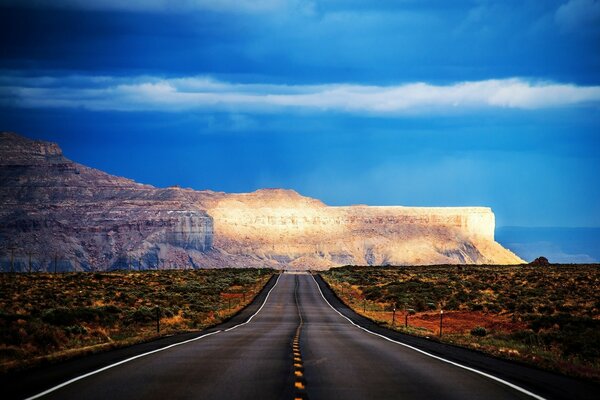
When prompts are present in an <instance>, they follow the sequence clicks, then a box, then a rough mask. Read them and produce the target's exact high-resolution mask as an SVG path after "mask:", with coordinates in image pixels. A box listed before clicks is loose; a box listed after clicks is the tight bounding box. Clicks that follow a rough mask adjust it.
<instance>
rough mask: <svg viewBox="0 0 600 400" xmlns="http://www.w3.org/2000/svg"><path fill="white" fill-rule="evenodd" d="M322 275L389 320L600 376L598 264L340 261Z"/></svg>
mask: <svg viewBox="0 0 600 400" xmlns="http://www.w3.org/2000/svg"><path fill="white" fill-rule="evenodd" d="M322 275H323V277H324V278H325V280H326V281H327V282H328V283H329V284H330V286H331V287H332V289H333V290H334V291H335V292H336V293H337V295H338V296H339V297H340V298H341V299H342V300H343V301H344V302H345V303H346V304H348V305H349V306H350V307H352V308H353V309H354V310H355V311H357V312H358V313H359V314H362V315H365V316H367V317H368V318H371V319H372V320H374V321H377V322H379V323H381V324H383V325H386V326H388V327H390V328H393V329H396V330H400V331H404V332H406V333H410V334H415V335H420V336H427V337H430V338H431V339H435V340H442V341H445V342H450V343H453V344H458V345H461V346H465V347H470V348H474V349H478V350H481V351H484V352H487V353H490V354H493V355H496V356H500V357H504V358H510V359H516V360H519V361H524V362H528V363H531V364H535V365H536V366H540V367H543V368H547V369H551V370H556V371H560V372H563V373H565V374H568V375H573V376H578V377H583V378H588V379H592V380H596V381H600V265H597V264H596V265H550V266H531V265H520V266H449V265H443V266H418V267H343V268H336V269H332V270H330V271H327V272H324V273H323V274H322ZM394 308H396V313H395V319H394V320H392V318H393V317H392V316H393V314H394V313H393V311H392V310H393V309H394ZM440 309H443V310H444V314H443V321H442V322H443V323H442V333H443V335H442V337H441V338H440V337H439V335H440ZM407 315H408V327H406V326H405V322H406V319H405V317H406V316H407ZM482 328H483V329H482Z"/></svg>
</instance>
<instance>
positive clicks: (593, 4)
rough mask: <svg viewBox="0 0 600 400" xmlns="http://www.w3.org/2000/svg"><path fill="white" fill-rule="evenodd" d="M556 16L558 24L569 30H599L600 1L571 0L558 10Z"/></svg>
mask: <svg viewBox="0 0 600 400" xmlns="http://www.w3.org/2000/svg"><path fill="white" fill-rule="evenodd" d="M554 18H555V20H556V22H557V23H558V25H559V26H560V27H561V28H562V29H564V30H567V31H581V30H586V29H588V28H592V29H596V30H598V26H599V25H600V1H599V0H569V1H568V2H566V3H565V4H563V5H561V6H560V7H559V8H558V9H557V10H556V14H555V16H554Z"/></svg>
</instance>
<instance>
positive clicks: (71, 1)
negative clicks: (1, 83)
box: [0, 0, 314, 13]
mask: <svg viewBox="0 0 600 400" xmlns="http://www.w3.org/2000/svg"><path fill="white" fill-rule="evenodd" d="M0 4H2V5H9V6H15V7H29V8H58V9H61V8H62V9H80V10H90V11H94V10H110V11H132V12H185V11H195V10H201V11H202V10H205V11H206V10H207V11H220V12H257V13H260V12H268V11H281V10H297V11H300V12H308V11H310V10H312V9H313V8H314V4H313V2H312V1H305V0H218V1H215V0H126V1H123V0H3V1H0Z"/></svg>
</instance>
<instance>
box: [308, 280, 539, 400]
mask: <svg viewBox="0 0 600 400" xmlns="http://www.w3.org/2000/svg"><path fill="white" fill-rule="evenodd" d="M311 276H312V278H313V281H315V285H317V289H319V293H320V294H321V297H322V298H323V300H325V302H326V303H327V305H328V306H329V307H331V309H332V310H333V311H335V312H336V313H338V314H339V315H340V316H341V317H343V318H345V319H346V320H348V322H350V323H351V324H352V325H354V326H356V327H357V328H359V329H362V330H363V331H365V332H367V333H370V334H371V335H375V336H378V337H380V338H382V339H385V340H387V341H389V342H392V343H396V344H399V345H400V346H404V347H407V348H409V349H411V350H414V351H417V352H419V353H421V354H424V355H426V356H429V357H431V358H435V359H436V360H440V361H443V362H445V363H448V364H451V365H454V366H455V367H459V368H462V369H466V370H467V371H471V372H474V373H476V374H479V375H482V376H485V377H486V378H489V379H492V380H494V381H496V382H499V383H501V384H503V385H506V386H508V387H510V388H512V389H514V390H517V391H519V392H521V393H524V394H526V395H528V396H531V397H533V398H534V399H537V400H546V399H545V398H544V397H542V396H539V395H537V394H535V393H532V392H530V391H529V390H527V389H524V388H522V387H520V386H517V385H515V384H513V383H510V382H508V381H505V380H504V379H501V378H498V377H496V376H494V375H490V374H488V373H486V372H483V371H479V370H477V369H475V368H471V367H467V366H466V365H462V364H459V363H456V362H454V361H450V360H446V359H445V358H442V357H439V356H436V355H434V354H431V353H428V352H426V351H423V350H421V349H418V348H416V347H413V346H411V345H409V344H406V343H402V342H399V341H397V340H394V339H390V338H389V337H387V336H384V335H381V334H379V333H375V332H373V331H370V330H368V329H367V328H363V327H362V326H360V325H358V324H356V323H355V322H354V321H352V320H351V319H350V318H348V317H346V316H345V315H344V314H342V313H341V312H339V311H338V310H336V309H335V307H333V306H332V305H331V303H329V301H327V299H326V298H325V296H324V295H323V292H322V291H321V287H320V286H319V283H318V282H317V280H316V279H315V277H314V275H311Z"/></svg>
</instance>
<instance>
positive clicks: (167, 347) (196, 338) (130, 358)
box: [25, 275, 281, 400]
mask: <svg viewBox="0 0 600 400" xmlns="http://www.w3.org/2000/svg"><path fill="white" fill-rule="evenodd" d="M279 278H281V275H279V276H278V277H277V280H276V281H275V284H274V285H273V287H272V288H271V289H270V290H269V292H268V293H267V296H266V297H265V300H264V301H263V303H262V305H261V306H260V308H259V309H258V310H257V311H256V312H255V313H254V314H252V315H251V316H250V318H248V320H247V321H246V322H242V323H241V324H238V325H235V326H233V327H231V328H229V329H225V330H224V331H222V330H218V331H215V332H210V333H207V334H204V335H202V336H198V337H195V338H193V339H188V340H184V341H183V342H177V343H173V344H170V345H168V346H165V347H161V348H159V349H156V350H152V351H148V352H146V353H142V354H138V355H137V356H133V357H129V358H126V359H125V360H121V361H119V362H116V363H114V364H110V365H107V366H106V367H102V368H99V369H96V370H94V371H91V372H88V373H87V374H83V375H79V376H77V377H75V378H73V379H69V380H68V381H66V382H63V383H61V384H59V385H56V386H53V387H51V388H50V389H47V390H44V391H43V392H40V393H38V394H35V395H33V396H30V397H27V398H26V399H25V400H33V399H37V398H40V397H42V396H45V395H47V394H49V393H52V392H54V391H56V390H58V389H61V388H63V387H65V386H67V385H70V384H71V383H75V382H77V381H80V380H82V379H85V378H87V377H89V376H92V375H96V374H98V373H100V372H103V371H106V370H107V369H111V368H114V367H117V366H119V365H121V364H125V363H127V362H129V361H133V360H136V359H138V358H142V357H145V356H148V355H150V354H154V353H158V352H160V351H164V350H168V349H170V348H173V347H176V346H180V345H182V344H186V343H190V342H194V341H196V340H200V339H202V338H205V337H207V336H211V335H215V334H217V333H220V332H227V331H230V330H232V329H235V328H237V327H238V326H241V325H246V324H247V323H248V322H250V321H252V318H254V316H255V315H256V314H258V313H259V312H260V310H262V309H263V307H264V306H265V304H266V303H267V300H269V295H270V294H271V292H272V291H273V289H275V287H276V286H277V283H278V282H279Z"/></svg>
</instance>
